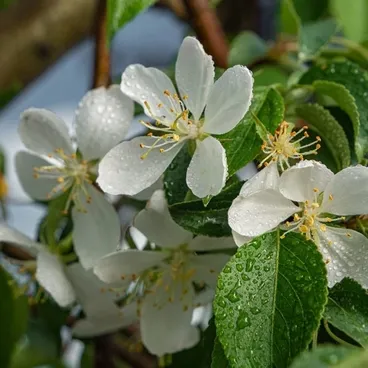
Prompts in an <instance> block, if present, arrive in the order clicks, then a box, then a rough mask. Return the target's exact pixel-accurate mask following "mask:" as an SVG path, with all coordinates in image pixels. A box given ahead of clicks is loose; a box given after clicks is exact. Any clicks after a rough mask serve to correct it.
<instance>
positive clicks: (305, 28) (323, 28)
mask: <svg viewBox="0 0 368 368" xmlns="http://www.w3.org/2000/svg"><path fill="white" fill-rule="evenodd" d="M336 30H337V24H336V22H335V20H334V19H324V20H320V21H318V22H313V23H306V24H302V26H301V28H300V32H299V59H301V60H302V61H304V60H307V59H311V58H313V57H314V56H315V55H317V54H318V53H319V51H320V50H321V49H322V47H323V46H325V45H326V44H327V43H328V41H329V40H330V38H331V37H332V36H333V35H334V34H335V33H336Z"/></svg>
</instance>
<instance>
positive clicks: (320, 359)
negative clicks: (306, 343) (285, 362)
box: [290, 345, 363, 368]
mask: <svg viewBox="0 0 368 368" xmlns="http://www.w3.org/2000/svg"><path fill="white" fill-rule="evenodd" d="M355 351H359V350H358V349H352V348H348V347H346V346H333V345H325V346H318V347H317V348H315V349H313V350H312V351H306V352H304V353H302V354H301V355H300V356H299V357H298V358H296V359H295V361H294V362H293V364H292V365H291V366H290V368H330V367H336V368H337V367H340V368H342V367H345V368H352V367H351V366H344V365H343V366H340V364H339V363H342V362H344V361H346V359H347V358H348V357H350V356H352V355H355V354H354V352H355ZM362 368H363V367H362Z"/></svg>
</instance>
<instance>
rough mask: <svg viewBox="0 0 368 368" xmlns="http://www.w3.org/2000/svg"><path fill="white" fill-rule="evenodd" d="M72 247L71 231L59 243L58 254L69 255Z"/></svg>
mask: <svg viewBox="0 0 368 368" xmlns="http://www.w3.org/2000/svg"><path fill="white" fill-rule="evenodd" d="M72 247H73V232H72V231H71V232H70V233H69V234H68V235H67V236H66V237H65V238H64V239H63V240H61V241H60V242H59V245H58V252H59V253H60V254H65V253H69V252H70V251H71V249H72Z"/></svg>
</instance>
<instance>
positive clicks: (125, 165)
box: [0, 37, 368, 356]
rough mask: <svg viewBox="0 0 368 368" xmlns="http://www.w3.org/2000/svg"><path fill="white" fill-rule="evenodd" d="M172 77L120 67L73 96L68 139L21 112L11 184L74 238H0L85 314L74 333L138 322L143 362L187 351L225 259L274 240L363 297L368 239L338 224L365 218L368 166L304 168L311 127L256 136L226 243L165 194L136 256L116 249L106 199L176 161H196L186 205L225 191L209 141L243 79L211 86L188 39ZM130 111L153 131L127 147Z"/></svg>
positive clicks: (236, 107)
mask: <svg viewBox="0 0 368 368" xmlns="http://www.w3.org/2000/svg"><path fill="white" fill-rule="evenodd" d="M175 79H176V85H177V88H178V91H176V89H175V87H174V85H173V83H172V81H171V80H170V79H169V78H168V77H167V76H166V75H165V74H164V73H163V72H161V71H159V70H158V69H155V68H146V67H144V66H142V65H131V66H129V67H128V68H127V69H126V70H125V72H124V73H123V75H122V81H121V85H120V86H115V85H114V86H111V87H110V88H108V89H105V88H99V89H95V90H92V91H90V92H89V93H88V94H87V95H86V96H85V97H84V98H83V99H82V101H81V102H80V105H79V107H78V109H77V111H76V116H75V124H74V128H75V129H74V133H72V135H71V136H70V135H69V132H68V128H67V126H66V124H65V123H64V122H63V121H62V120H60V119H59V118H58V117H57V116H56V115H54V114H53V113H52V112H50V111H46V110H42V109H29V110H27V111H25V112H24V113H23V115H22V117H21V122H20V126H19V134H20V136H21V139H22V141H23V143H24V145H25V147H26V148H27V149H29V150H30V151H32V152H33V153H31V152H28V151H24V152H19V153H18V155H17V157H16V167H17V172H18V175H19V179H20V181H21V183H22V185H23V187H24V189H25V191H26V192H27V193H28V194H29V195H30V196H31V197H33V198H34V199H36V200H40V201H51V203H53V202H52V201H54V200H55V198H57V197H58V198H59V200H60V201H61V202H62V212H63V214H64V215H65V217H66V218H68V219H69V220H70V222H71V223H72V229H71V230H70V234H69V235H70V236H66V237H63V236H60V235H58V236H56V235H55V233H56V232H57V230H60V229H57V228H54V229H53V231H52V236H55V239H54V240H53V241H52V242H50V243H47V240H44V239H43V238H42V237H40V239H41V242H42V243H45V244H42V243H41V242H34V241H32V240H31V239H29V238H27V237H26V236H24V235H22V234H20V233H19V232H17V231H16V230H14V229H12V228H10V227H7V226H6V225H1V227H0V241H2V242H10V243H12V244H13V245H15V246H16V247H19V248H20V249H23V250H26V251H27V252H28V253H29V254H30V255H31V258H32V259H30V260H27V261H24V262H23V267H24V269H26V270H28V271H30V272H31V273H32V274H33V276H34V278H33V279H32V280H36V281H37V283H38V285H39V286H38V287H39V288H41V289H42V291H43V292H47V293H48V294H49V295H51V296H52V297H53V299H54V300H55V301H56V302H57V303H58V304H59V305H60V306H62V307H69V306H72V305H74V304H75V303H79V304H80V305H81V307H82V309H83V312H84V315H85V318H83V319H80V320H78V322H77V323H76V325H75V326H74V327H73V329H74V334H75V335H76V336H82V337H89V336H96V335H99V334H103V333H107V332H111V331H115V330H118V329H120V328H123V327H125V326H127V325H130V324H131V323H133V322H135V321H137V320H139V322H140V324H139V326H140V332H141V338H142V342H143V344H144V345H145V347H146V348H147V349H148V350H149V351H150V352H151V353H152V354H155V355H157V356H164V355H165V354H172V353H175V352H177V351H180V350H183V349H187V348H190V347H192V346H194V345H195V344H197V343H198V341H199V338H200V332H199V328H198V326H196V324H195V323H194V322H193V315H194V313H195V310H196V308H197V307H200V306H204V305H208V304H210V303H211V301H212V299H213V295H214V290H215V287H216V284H217V277H218V274H219V273H220V272H221V270H222V269H223V267H224V266H225V264H226V263H227V261H228V259H229V257H230V254H232V253H233V252H232V251H231V249H232V248H235V247H236V245H238V246H243V245H244V246H246V244H247V243H248V242H249V241H251V240H252V239H253V238H254V237H257V236H260V235H262V234H265V233H267V232H270V231H273V230H275V229H279V230H280V231H281V238H282V239H284V238H285V237H287V236H288V233H290V232H298V233H300V234H303V235H304V236H305V237H306V239H307V240H310V241H313V242H314V243H315V244H316V246H317V247H318V249H319V250H320V252H321V254H322V256H323V259H324V261H325V264H326V268H327V273H328V282H329V286H333V285H334V284H335V283H337V282H339V281H340V280H342V279H343V278H344V277H350V278H353V279H355V280H356V281H358V282H359V283H360V284H361V285H362V286H363V287H364V288H368V239H367V238H366V237H365V236H364V235H363V234H361V233H360V232H358V231H355V230H352V229H351V228H347V227H346V224H347V223H346V219H347V217H348V216H353V215H361V214H366V213H367V212H368V168H367V167H364V166H355V167H348V168H345V169H343V170H342V171H340V172H338V173H336V174H334V173H333V172H332V171H331V170H329V169H328V168H327V167H326V166H325V165H323V164H322V163H319V162H317V161H314V160H304V157H305V156H307V155H315V154H317V151H318V150H319V148H320V147H321V145H320V141H321V138H320V137H319V136H317V137H316V138H315V140H309V141H307V143H305V139H307V138H309V134H308V132H307V127H305V126H303V127H300V128H298V129H295V130H294V125H292V124H289V123H287V122H282V123H281V125H280V126H279V127H278V129H277V130H276V131H275V132H272V133H269V132H268V133H267V135H266V136H264V138H265V141H264V142H263V144H262V145H261V144H260V145H259V151H263V153H264V155H263V156H262V157H261V158H260V160H259V161H260V164H259V168H261V167H263V166H264V168H263V169H262V170H261V171H259V172H258V173H257V174H256V175H255V176H253V177H252V178H251V179H249V180H248V181H246V182H245V184H244V185H243V187H242V188H241V190H240V193H239V195H238V196H237V197H236V198H235V200H234V201H233V203H232V205H231V206H230V208H229V210H228V217H227V218H226V220H227V222H226V226H228V225H229V226H230V228H231V229H232V234H233V237H209V236H204V235H199V233H195V234H193V233H192V232H191V231H189V230H188V228H183V227H181V226H179V225H178V223H176V222H175V221H174V219H173V217H172V216H171V214H170V211H169V205H168V202H167V199H166V197H165V191H164V190H163V189H158V190H155V191H154V192H153V194H152V196H151V198H150V200H149V201H148V202H147V204H146V207H145V209H143V210H141V211H140V212H139V213H138V214H137V215H136V217H135V219H134V221H132V226H134V228H135V229H138V230H139V231H140V232H141V233H142V234H143V235H144V236H145V238H146V239H147V242H146V246H145V248H144V249H140V250H138V247H134V246H130V248H129V247H128V249H126V247H125V248H124V247H122V246H121V244H122V240H123V237H122V234H121V233H122V231H121V225H120V218H119V215H118V213H117V211H116V209H115V208H114V206H113V205H112V203H111V202H110V200H109V197H107V196H106V195H105V193H106V194H111V195H123V196H135V195H138V194H140V193H141V192H142V191H143V190H146V189H147V188H149V187H151V186H152V185H153V184H155V183H156V182H157V181H158V180H159V179H160V177H161V176H162V174H163V173H164V172H165V171H166V169H167V168H168V167H169V165H170V163H171V162H172V161H173V160H174V158H175V157H176V155H177V154H178V153H179V151H180V150H182V149H188V151H190V152H191V159H190V163H189V165H188V167H187V168H185V169H186V174H185V182H186V186H187V187H188V188H189V192H188V193H189V194H190V196H189V197H186V199H188V198H190V200H192V199H193V198H194V199H195V201H196V200H197V199H201V200H206V199H207V198H212V197H214V196H216V195H218V194H220V193H221V192H222V190H223V189H224V187H225V186H226V182H227V179H228V162H227V152H226V151H225V148H224V146H223V144H222V143H221V139H220V138H219V137H218V135H220V134H224V133H227V132H229V131H231V130H232V129H233V128H235V127H236V126H237V124H238V123H239V122H240V121H241V120H242V118H243V117H244V116H245V114H246V113H247V112H248V110H249V109H250V107H251V101H252V96H253V78H252V74H251V72H250V71H249V70H248V69H247V68H246V67H244V66H239V65H237V66H234V67H232V68H229V69H228V70H226V71H225V72H224V73H223V74H222V76H221V77H220V78H218V79H217V80H216V81H214V79H215V69H214V65H213V62H212V58H211V57H210V56H209V55H207V54H206V53H205V51H204V49H203V47H202V45H201V44H200V43H199V42H198V41H197V40H196V39H195V38H193V37H187V38H185V40H184V41H183V44H182V46H181V48H180V50H179V55H178V59H177V62H176V72H175ZM134 101H135V102H137V103H139V104H140V105H141V106H142V107H143V109H144V112H145V114H146V115H147V116H148V118H149V119H150V121H143V120H142V121H141V123H142V124H143V125H144V126H145V127H146V128H148V129H149V132H148V134H147V136H144V137H136V138H133V139H132V140H130V141H123V139H124V138H125V137H126V135H127V132H128V129H129V126H130V122H131V120H132V119H133V106H134ZM280 120H281V119H280ZM255 138H256V137H255ZM257 139H258V137H257ZM308 142H309V143H308ZM239 154H241V153H239ZM229 162H230V161H229ZM280 172H281V173H280ZM234 197H235V196H234ZM234 197H232V199H233V198H234ZM184 201H185V199H184ZM189 202H190V201H189ZM198 202H200V203H202V202H201V201H196V202H195V204H197V203H198ZM227 209H228V207H227V208H226V211H227ZM216 210H217V208H216V207H215V208H214V211H216ZM227 228H228V227H227ZM194 232H195V231H194ZM229 234H230V233H229ZM45 239H49V238H47V237H46V238H45ZM46 243H47V244H46ZM317 254H318V253H317ZM321 264H322V263H321ZM322 265H323V264H322ZM32 282H33V281H32Z"/></svg>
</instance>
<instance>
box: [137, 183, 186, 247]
mask: <svg viewBox="0 0 368 368" xmlns="http://www.w3.org/2000/svg"><path fill="white" fill-rule="evenodd" d="M133 225H134V226H135V227H136V228H137V229H138V230H139V231H141V232H142V233H143V234H144V235H145V236H146V237H147V239H148V240H149V241H151V242H153V243H155V244H157V245H159V246H161V247H167V248H172V247H176V246H178V245H180V244H185V243H188V242H189V241H190V240H191V239H192V237H193V235H192V233H190V232H189V231H187V230H185V229H183V228H182V227H181V226H179V225H178V224H177V223H176V222H175V221H174V220H173V219H172V217H171V215H170V213H169V209H168V207H167V201H166V198H165V192H164V191H163V190H157V191H156V192H155V193H153V195H152V197H151V199H150V200H149V201H148V203H147V206H146V208H145V209H144V210H142V211H141V212H139V213H138V215H137V216H136V218H135V219H134V223H133Z"/></svg>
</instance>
